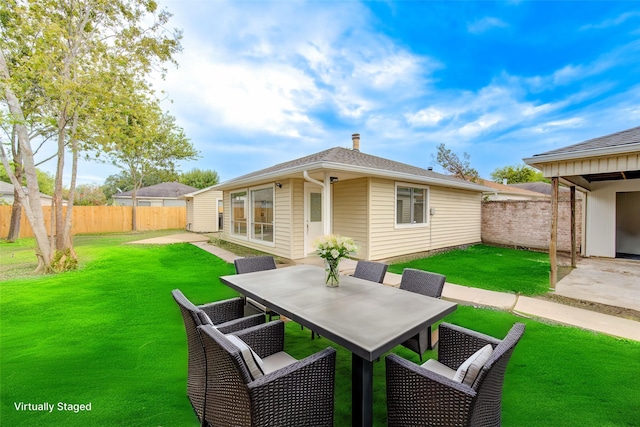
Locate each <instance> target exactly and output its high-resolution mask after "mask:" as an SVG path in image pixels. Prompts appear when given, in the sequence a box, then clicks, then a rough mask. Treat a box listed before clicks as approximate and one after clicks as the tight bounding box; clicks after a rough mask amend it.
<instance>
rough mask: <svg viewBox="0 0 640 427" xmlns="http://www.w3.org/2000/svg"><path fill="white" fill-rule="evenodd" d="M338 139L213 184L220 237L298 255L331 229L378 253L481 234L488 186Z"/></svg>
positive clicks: (367, 255)
mask: <svg viewBox="0 0 640 427" xmlns="http://www.w3.org/2000/svg"><path fill="white" fill-rule="evenodd" d="M359 147H360V136H359V135H358V134H355V135H353V149H346V148H340V147H334V148H331V149H328V150H325V151H322V152H319V153H315V154H312V155H310V156H306V157H302V158H299V159H296V160H292V161H289V162H285V163H281V164H278V165H275V166H272V167H270V168H266V169H262V170H260V171H257V172H253V173H250V174H247V175H244V176H241V177H238V178H235V179H232V180H230V181H227V182H224V183H222V184H219V185H216V186H214V187H212V188H213V189H215V190H221V191H223V195H224V212H225V215H224V230H223V237H224V238H225V239H226V240H229V241H231V242H234V243H238V244H241V245H244V246H248V247H252V248H255V249H258V250H262V251H265V252H269V253H272V254H274V255H278V256H281V257H284V258H289V259H300V258H304V257H306V256H309V255H311V254H313V253H314V251H315V248H314V241H315V240H316V239H317V238H318V237H320V236H322V235H326V234H331V233H334V234H341V235H344V236H348V237H352V238H353V239H354V240H355V242H356V244H357V245H358V247H359V249H358V252H357V254H355V257H356V258H359V259H368V260H380V259H385V258H390V257H397V256H401V255H407V254H412V253H417V252H422V251H429V250H433V249H439V248H446V247H453V246H458V245H465V244H470V243H477V242H480V239H481V232H480V227H481V202H482V193H483V192H485V191H488V190H489V189H488V188H487V187H484V186H481V185H478V184H475V183H472V182H468V181H464V180H461V179H457V178H454V177H451V176H446V175H442V174H439V173H436V172H433V171H432V170H427V169H422V168H418V167H415V166H410V165H407V164H403V163H398V162H394V161H392V160H388V159H384V158H380V157H375V156H371V155H368V154H364V153H362V152H360V150H359Z"/></svg>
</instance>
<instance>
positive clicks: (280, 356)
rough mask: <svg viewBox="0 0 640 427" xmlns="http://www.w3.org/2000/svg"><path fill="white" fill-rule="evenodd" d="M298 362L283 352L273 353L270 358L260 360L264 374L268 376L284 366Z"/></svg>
mask: <svg viewBox="0 0 640 427" xmlns="http://www.w3.org/2000/svg"><path fill="white" fill-rule="evenodd" d="M297 361H298V360H297V359H295V358H293V357H291V356H289V355H288V354H287V353H285V352H284V351H280V352H278V353H274V354H272V355H271V356H267V357H265V358H264V359H262V363H263V364H264V365H263V368H264V373H265V374H268V373H270V372H274V371H277V370H278V369H282V368H284V367H285V366H288V365H291V364H292V363H294V362H297Z"/></svg>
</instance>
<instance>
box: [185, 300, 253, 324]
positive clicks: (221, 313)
mask: <svg viewBox="0 0 640 427" xmlns="http://www.w3.org/2000/svg"><path fill="white" fill-rule="evenodd" d="M197 307H198V308H199V309H200V310H202V311H204V312H205V313H207V316H209V318H210V319H211V321H212V322H213V324H214V325H217V324H218V323H224V322H228V321H229V320H234V319H237V318H239V317H242V316H244V299H243V298H239V297H238V298H231V299H227V300H224V301H216V302H211V303H209V304H203V305H199V306H197Z"/></svg>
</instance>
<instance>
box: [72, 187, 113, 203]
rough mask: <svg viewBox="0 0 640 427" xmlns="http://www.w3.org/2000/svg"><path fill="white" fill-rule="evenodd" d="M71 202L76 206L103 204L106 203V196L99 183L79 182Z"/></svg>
mask: <svg viewBox="0 0 640 427" xmlns="http://www.w3.org/2000/svg"><path fill="white" fill-rule="evenodd" d="M73 204H74V205H76V206H103V205H106V204H107V197H106V196H105V195H104V192H103V191H102V188H101V187H100V186H99V185H96V184H80V185H78V186H77V187H76V196H75V198H74V199H73Z"/></svg>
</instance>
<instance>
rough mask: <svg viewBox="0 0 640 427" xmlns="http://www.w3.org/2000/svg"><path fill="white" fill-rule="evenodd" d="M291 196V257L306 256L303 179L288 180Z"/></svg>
mask: <svg viewBox="0 0 640 427" xmlns="http://www.w3.org/2000/svg"><path fill="white" fill-rule="evenodd" d="M290 186H291V198H292V200H293V204H292V207H291V218H292V222H291V259H300V258H304V257H305V256H306V254H305V248H304V180H302V179H292V180H290Z"/></svg>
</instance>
